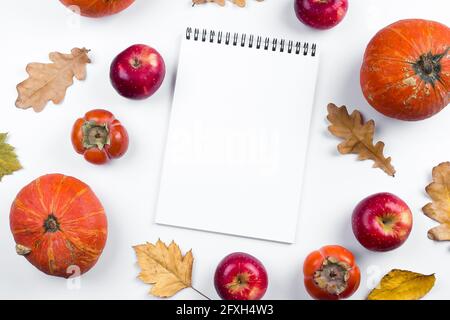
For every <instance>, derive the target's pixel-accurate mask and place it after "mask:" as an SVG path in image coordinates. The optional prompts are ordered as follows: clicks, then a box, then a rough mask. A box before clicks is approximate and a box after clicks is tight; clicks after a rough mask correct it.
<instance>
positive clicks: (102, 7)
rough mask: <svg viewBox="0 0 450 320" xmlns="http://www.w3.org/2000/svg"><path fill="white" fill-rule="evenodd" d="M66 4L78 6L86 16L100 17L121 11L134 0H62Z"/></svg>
mask: <svg viewBox="0 0 450 320" xmlns="http://www.w3.org/2000/svg"><path fill="white" fill-rule="evenodd" d="M60 1H61V2H62V3H63V4H64V5H66V6H76V7H78V8H79V10H80V14H81V15H82V16H85V17H91V18H100V17H105V16H110V15H113V14H116V13H119V12H120V11H122V10H125V9H126V8H128V7H129V6H130V5H131V4H132V3H133V2H134V0H60Z"/></svg>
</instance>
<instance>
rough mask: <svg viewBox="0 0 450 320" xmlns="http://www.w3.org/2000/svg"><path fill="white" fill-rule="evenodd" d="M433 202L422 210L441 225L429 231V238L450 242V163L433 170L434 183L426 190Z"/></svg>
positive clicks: (442, 164) (444, 163)
mask: <svg viewBox="0 0 450 320" xmlns="http://www.w3.org/2000/svg"><path fill="white" fill-rule="evenodd" d="M425 190H426V192H427V193H428V195H429V196H430V198H431V200H432V202H430V203H428V204H427V205H426V206H424V207H423V208H422V211H423V213H424V214H425V215H426V216H427V217H429V218H431V219H433V220H435V221H437V222H439V223H440V225H439V226H437V227H434V228H433V229H431V230H429V231H428V238H430V239H432V240H436V241H445V240H450V162H443V163H441V164H439V165H438V166H436V167H434V168H433V182H432V183H430V184H429V185H428V186H427V187H426V188H425Z"/></svg>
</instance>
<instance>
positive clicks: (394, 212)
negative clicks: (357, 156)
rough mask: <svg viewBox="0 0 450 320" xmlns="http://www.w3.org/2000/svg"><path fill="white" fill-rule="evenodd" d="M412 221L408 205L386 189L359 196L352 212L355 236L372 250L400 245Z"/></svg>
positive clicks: (387, 249)
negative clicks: (359, 198) (363, 197)
mask: <svg viewBox="0 0 450 320" xmlns="http://www.w3.org/2000/svg"><path fill="white" fill-rule="evenodd" d="M412 221H413V218H412V214H411V210H409V207H408V205H407V204H406V203H405V202H404V201H403V200H402V199H400V198H399V197H397V196H395V195H393V194H391V193H387V192H383V193H377V194H374V195H371V196H369V197H367V198H365V199H363V200H362V201H361V202H360V203H359V204H358V205H357V206H356V208H355V210H353V215H352V227H353V233H354V234H355V236H356V239H358V241H359V242H360V243H361V244H362V245H363V246H364V247H366V248H367V249H369V250H373V251H389V250H393V249H395V248H398V247H399V246H401V245H402V244H403V243H404V242H405V241H406V239H407V238H408V236H409V233H410V232H411V228H412Z"/></svg>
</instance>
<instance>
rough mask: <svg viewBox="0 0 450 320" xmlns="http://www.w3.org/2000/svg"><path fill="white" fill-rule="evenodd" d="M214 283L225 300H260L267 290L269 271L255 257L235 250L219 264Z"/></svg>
mask: <svg viewBox="0 0 450 320" xmlns="http://www.w3.org/2000/svg"><path fill="white" fill-rule="evenodd" d="M214 285H215V287H216V291H217V293H218V294H219V296H220V297H221V298H222V299H224V300H259V299H261V298H262V297H263V296H264V293H266V290H267V285H268V279H267V272H266V269H265V268H264V266H263V264H262V263H261V262H260V261H259V260H258V259H256V258H255V257H253V256H251V255H249V254H246V253H242V252H235V253H232V254H229V255H228V256H226V257H225V258H223V260H222V261H221V262H220V263H219V265H218V266H217V269H216V273H215V275H214Z"/></svg>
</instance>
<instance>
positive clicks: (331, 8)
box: [294, 0, 348, 29]
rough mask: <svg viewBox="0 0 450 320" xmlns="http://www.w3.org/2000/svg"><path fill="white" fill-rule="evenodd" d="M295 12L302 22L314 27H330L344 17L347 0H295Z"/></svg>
mask: <svg viewBox="0 0 450 320" xmlns="http://www.w3.org/2000/svg"><path fill="white" fill-rule="evenodd" d="M294 9H295V14H296V15H297V18H298V19H299V20H300V21H301V22H303V23H304V24H306V25H308V26H310V27H313V28H316V29H330V28H332V27H334V26H336V25H337V24H338V23H339V22H341V21H342V19H344V17H345V14H346V13H347V9H348V1H347V0H295V4H294Z"/></svg>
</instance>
